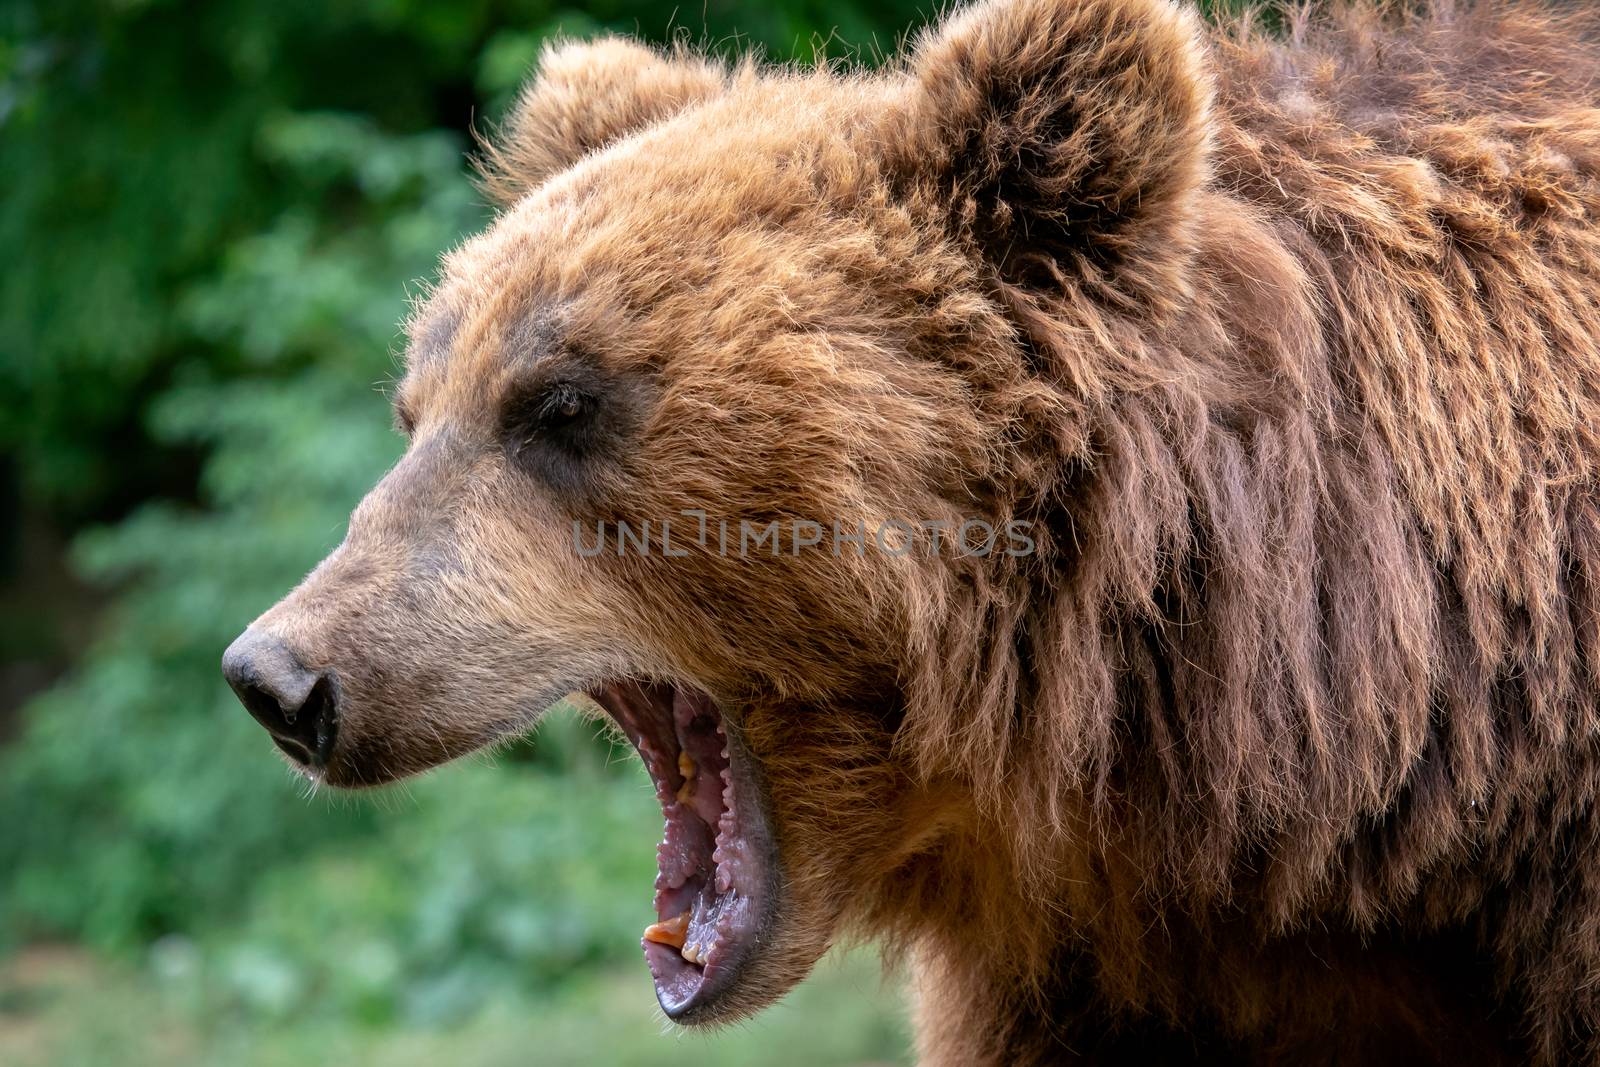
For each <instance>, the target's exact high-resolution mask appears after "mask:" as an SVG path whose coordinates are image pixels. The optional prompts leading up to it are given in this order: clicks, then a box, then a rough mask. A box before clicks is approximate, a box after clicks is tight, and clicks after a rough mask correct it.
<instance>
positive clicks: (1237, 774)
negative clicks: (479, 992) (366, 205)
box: [224, 0, 1600, 1065]
mask: <svg viewBox="0 0 1600 1067" xmlns="http://www.w3.org/2000/svg"><path fill="white" fill-rule="evenodd" d="M1419 6H1423V7H1426V10H1422V11H1418V10H1416V9H1417V8H1418V7H1419ZM1597 27H1600V19H1596V18H1595V17H1594V16H1593V15H1591V14H1587V13H1585V12H1583V11H1581V10H1544V9H1540V8H1536V7H1531V6H1527V5H1525V4H1503V3H1495V4H1490V3H1485V4H1481V5H1477V6H1472V5H1468V4H1459V5H1456V4H1449V3H1446V2H1444V0H1440V2H1438V3H1435V4H1432V5H1418V4H1404V5H1392V6H1373V5H1372V4H1369V3H1365V2H1361V3H1354V4H1351V3H1345V4H1344V5H1343V6H1340V7H1338V8H1337V9H1336V10H1333V11H1328V12H1324V13H1322V14H1321V15H1317V16H1311V15H1306V14H1303V13H1302V14H1291V15H1289V16H1287V17H1286V18H1285V20H1284V24H1283V25H1282V26H1278V27H1275V28H1273V29H1272V30H1271V32H1268V31H1265V30H1261V29H1259V28H1256V27H1253V26H1252V25H1251V24H1250V23H1249V22H1247V21H1239V20H1233V21H1231V22H1230V23H1229V24H1228V25H1226V26H1221V27H1218V26H1211V27H1207V26H1206V25H1205V24H1203V23H1202V22H1201V20H1200V19H1199V18H1198V17H1197V16H1196V15H1195V14H1194V13H1192V12H1191V11H1189V10H1187V9H1185V8H1183V7H1180V6H1178V5H1177V4H1175V3H1172V2H1169V0H989V2H985V3H981V4H979V5H977V6H973V7H969V8H966V9H964V10H961V11H958V12H956V13H954V14H953V15H952V16H951V17H949V18H947V19H945V20H944V21H943V22H942V23H941V24H940V25H938V26H937V27H936V28H934V29H932V30H930V31H928V32H925V33H924V34H923V35H922V36H921V37H920V38H918V39H917V40H916V41H915V42H914V44H913V46H912V47H911V48H909V49H908V54H907V56H906V57H905V58H904V59H902V60H900V61H897V62H895V63H893V64H891V65H889V66H888V67H886V68H884V69H881V70H877V71H870V72H868V71H861V70H847V69H841V68H833V67H823V68H818V69H790V68H777V69H774V68H770V67H762V66H760V65H758V64H756V63H754V62H750V61H745V62H738V63H733V64H724V63H723V62H720V61H718V60H715V59H711V58H706V57H704V56H700V55H695V54H690V53H688V52H683V51H679V52H667V53H661V52H655V51H651V50H649V49H647V48H645V47H643V46H641V45H638V44H634V43H630V42H627V41H623V40H618V39H608V40H601V41H595V42H590V43H581V44H577V43H575V44H567V45H564V46H562V47H559V48H556V49H554V50H552V51H550V52H549V53H548V54H547V55H546V56H545V58H544V61H543V65H542V69H541V73H540V74H539V75H538V77H537V78H536V80H534V81H533V83H532V84H531V86H530V87H529V88H528V89H527V91H526V92H525V93H524V94H523V96H522V97H521V99H520V101H519V103H518V104H517V106H516V108H515V111H514V114H513V116H512V118H511V119H510V121H509V123H508V124H507V128H506V129H505V130H504V131H503V136H502V137H501V138H500V139H499V141H498V143H497V144H496V145H495V147H494V148H493V149H491V151H490V152H489V157H488V168H487V169H488V186H489V188H490V189H491V190H492V192H493V193H494V194H495V196H496V197H497V198H498V199H499V202H500V204H501V205H502V207H503V210H502V212H501V214H500V215H499V217H498V218H497V220H496V221H495V223H494V224H493V226H492V227H491V228H490V229H489V230H488V232H486V233H484V234H483V235H481V236H479V237H476V238H474V239H473V240H471V241H469V242H468V243H467V244H465V245H464V246H463V247H461V248H460V249H458V250H457V251H455V252H453V253H451V254H450V255H449V256H447V257H446V259H445V262H444V266H443V270H442V278H441V280H440V282H439V284H438V285H437V287H436V288H435V289H434V291H432V292H431V293H430V294H429V295H428V296H427V298H426V299H425V300H424V301H422V302H421V303H420V305H419V307H418V309H417V311H416V313H415V315H414V317H413V319H412V321H411V322H410V323H409V326H408V333H409V351H408V353H407V371H406V374H405V378H404V381H403V382H401V383H400V385H399V388H398V394H397V396H396V399H395V411H396V413H397V417H398V421H399V423H400V425H401V428H402V429H403V431H404V433H405V434H406V435H407V437H408V438H409V439H410V446H409V450H408V451H407V453H406V454H405V456H404V458H403V459H401V460H400V462H399V463H398V464H397V465H396V466H395V468H394V469H393V470H392V471H391V472H390V473H389V474H388V475H387V476H386V477H385V478H384V479H383V480H382V482H381V483H380V484H379V485H378V486H377V487H376V488H375V489H374V490H373V491H372V493H371V494H370V495H369V496H368V497H367V498H366V500H364V501H363V502H362V503H361V505H360V506H359V508H357V510H356V511H355V513H354V515H353V516H352V518H351V522H350V528H349V533H348V536H347V538H346V540H345V541H344V543H343V544H342V545H341V546H340V547H339V548H338V549H337V550H336V551H335V552H334V553H333V554H332V555H331V556H330V557H329V558H328V559H327V560H326V561H325V562H324V563H323V564H322V565H321V566H319V567H318V568H317V569H316V570H315V571H314V572H313V573H312V574H311V575H310V576H309V577H308V578H307V579H306V580H305V581H304V583H302V584H301V585H300V586H299V587H298V588H297V589H295V590H294V591H293V592H292V593H291V594H289V595H288V597H286V598H285V599H284V600H283V601H282V602H281V603H279V604H278V605H277V606H275V607H273V608H272V609H271V610H270V611H268V612H267V613H266V614H265V615H263V616H262V617H261V618H260V619H258V620H257V621H256V622H255V623H254V624H253V625H252V626H251V627H250V628H249V630H248V631H246V633H245V634H244V635H243V636H242V637H241V638H240V639H239V640H238V641H237V642H236V643H235V644H234V645H233V646H232V647H231V648H230V649H229V651H228V652H227V654H226V656H225V658H224V668H225V672H226V674H227V676H228V678H229V680H230V681H231V683H232V684H233V685H234V687H235V688H236V690H237V691H238V692H239V694H240V695H241V697H242V699H243V700H244V702H245V704H246V705H247V706H248V708H249V709H250V711H251V712H252V713H253V714H254V715H255V716H256V717H257V718H258V719H260V720H261V721H262V723H263V724H264V725H266V727H267V728H268V729H269V730H270V731H271V733H272V735H273V737H274V738H275V739H276V740H277V743H278V745H279V746H280V747H281V748H282V749H283V750H284V751H285V752H286V753H287V754H288V755H289V757H290V758H291V760H292V761H293V762H294V763H295V765H296V766H298V767H300V768H301V769H303V770H304V772H305V773H307V774H309V775H313V776H315V777H317V778H320V779H321V780H323V781H325V782H327V783H329V784H331V785H335V786H345V787H355V786H366V785H374V784H378V783H383V782H388V781H391V780H393V779H396V778H399V777H401V776H403V775H408V774H412V773H415V772H418V771H421V770H424V769H426V768H429V767H432V766H435V765H437V764H440V763H442V762H444V761H446V760H448V759H451V758H452V757H455V756H458V755H461V754H462V753H465V752H468V751H470V750H473V749H475V748H478V747H479V746H482V745H485V744H488V743H491V742H493V741H495V740H496V739H498V738H503V737H506V736H507V735H510V734H513V733H516V732H518V731H521V730H523V729H525V728H526V727H527V726H528V725H529V724H530V723H531V722H532V721H533V720H534V719H535V717H536V716H537V715H538V714H539V713H540V711H541V710H542V709H544V708H546V707H547V706H549V705H551V704H552V703H553V702H556V701H557V700H558V699H559V698H561V697H562V696H563V695H565V694H569V693H573V692H579V693H587V694H588V695H589V697H591V698H592V700H593V701H595V702H597V703H598V705H599V706H600V707H601V708H603V709H604V711H605V712H607V713H609V715H610V716H611V717H612V718H613V719H614V720H615V721H616V723H617V725H618V726H619V727H620V729H621V730H622V731H623V732H624V733H625V734H626V736H627V737H628V738H629V740H630V741H631V742H632V743H633V745H634V746H635V747H636V748H637V749H638V751H639V753H640V755H641V756H642V758H643V760H644V763H645V765H646V766H647V768H648V769H649V772H650V774H651V776H652V777H653V778H654V780H655V783H656V786H657V792H658V795H659V799H660V801H661V805H662V808H663V811H664V813H665V817H666V824H667V825H666V836H665V840H664V841H663V842H662V845H661V848H660V851H659V857H658V858H659V877H658V879H657V883H656V894H655V912H654V918H655V920H656V921H655V922H654V923H653V924H651V926H650V927H649V928H648V930H647V931H646V934H645V951H646V955H647V958H648V962H649V966H650V969H651V972H652V973H653V975H654V976H655V982H656V989H657V994H658V997H659V999H660V1002H661V1005H662V1007H663V1009H664V1010H665V1011H666V1013H667V1014H668V1015H669V1016H671V1017H672V1018H674V1019H676V1020H678V1021H680V1022H683V1023H703V1022H720V1021H724V1020H729V1019H734V1018H737V1017H740V1016H743V1015H745V1014H747V1013H749V1012H752V1011H754V1010H756V1009H757V1008H759V1007H761V1006H762V1005H764V1004H767V1003H769V1002H771V1001H772V1000H774V999H775V998H777V997H778V996H780V995H782V994H783V993H784V991H785V990H787V989H788V988H790V987H791V986H792V985H793V984H794V983H796V982H797V981H799V980H800V979H801V978H802V977H803V976H804V975H805V974H806V972H807V970H808V968H810V967H811V965H812V963H813V961H815V960H816V959H817V958H818V956H819V955H820V954H821V953H822V952H823V951H824V949H825V948H826V947H827V946H828V945H829V944H830V943H831V942H833V941H835V940H836V939H839V938H841V937H844V936H868V937H872V938H877V939H880V940H881V941H883V943H885V944H887V945H889V946H890V947H891V950H895V951H898V952H900V953H901V954H902V955H903V956H904V957H905V958H908V959H909V960H910V963H911V967H912V970H913V976H914V981H913V985H914V995H915V999H916V1009H915V1011H916V1021H917V1030H918V1037H917V1043H918V1046H919V1052H920V1055H921V1057H922V1059H923V1060H924V1061H925V1062H929V1063H940V1064H1020V1063H1066V1062H1082V1063H1113V1064H1123V1063H1177V1062H1196V1063H1199V1062H1204V1063H1225V1064H1243V1063H1254V1064H1280V1063H1296V1064H1299V1063H1323V1064H1334V1063H1350V1064H1372V1063H1381V1062H1396V1063H1408V1064H1409V1063H1452V1064H1466V1063H1529V1062H1531V1063H1538V1064H1547V1065H1553V1064H1567V1063H1579V1062H1584V1063H1600V816H1597V815H1596V809H1595V805H1596V803H1597V802H1600V703H1597V697H1600V574H1597V573H1596V572H1595V568H1596V567H1597V565H1600V485H1597V478H1600V223H1597V220H1600V43H1597V36H1596V35H1597Z"/></svg>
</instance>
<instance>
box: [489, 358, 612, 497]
mask: <svg viewBox="0 0 1600 1067" xmlns="http://www.w3.org/2000/svg"><path fill="white" fill-rule="evenodd" d="M598 406H600V405H598V398H597V395H595V394H594V390H592V389H589V387H586V384H581V382H576V381H554V382H542V384H539V386H534V387H530V389H522V390H515V392H514V394H512V395H510V397H509V398H507V402H506V408H504V410H502V413H501V434H502V438H504V442H506V451H507V453H510V456H512V458H514V459H515V461H517V462H520V464H523V466H525V467H531V469H534V470H536V472H538V474H541V475H546V477H552V472H554V470H557V469H558V470H560V472H563V475H570V474H571V472H573V467H574V464H578V462H579V461H582V459H584V458H586V456H587V454H589V453H592V451H594V450H595V437H597V434H598V429H597V422H598ZM555 480H560V482H565V480H568V478H566V477H562V478H555Z"/></svg>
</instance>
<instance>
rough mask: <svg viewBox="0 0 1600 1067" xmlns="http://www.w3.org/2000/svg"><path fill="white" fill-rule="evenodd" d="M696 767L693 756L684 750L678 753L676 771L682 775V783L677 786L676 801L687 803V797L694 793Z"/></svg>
mask: <svg viewBox="0 0 1600 1067" xmlns="http://www.w3.org/2000/svg"><path fill="white" fill-rule="evenodd" d="M695 770H696V767H695V765H694V757H693V756H691V755H689V753H687V752H684V751H679V753H678V773H679V774H680V775H682V776H683V784H682V785H680V786H679V787H678V803H679V804H687V803H689V797H691V796H692V795H693V794H694V775H695Z"/></svg>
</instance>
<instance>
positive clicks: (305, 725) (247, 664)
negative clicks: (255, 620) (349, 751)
mask: <svg viewBox="0 0 1600 1067" xmlns="http://www.w3.org/2000/svg"><path fill="white" fill-rule="evenodd" d="M222 676H223V677H224V678H226V679H227V680H228V684H229V685H230V686H232V687H233V691H234V692H235V693H236V694H238V697H239V700H240V702H241V703H243V704H244V706H245V710H246V711H248V712H249V713H250V714H251V715H252V716H254V717H255V720H256V722H259V723H260V724H261V725H262V726H265V727H266V728H267V733H269V734H271V735H272V740H273V741H274V742H275V743H276V744H277V746H278V747H279V748H281V749H283V751H284V752H286V753H287V754H288V755H289V757H290V758H291V759H293V760H295V762H297V763H300V764H303V765H305V766H308V767H321V766H323V765H325V764H326V763H327V762H328V753H329V751H331V750H332V748H333V736H334V732H335V730H336V729H337V728H338V715H337V707H336V700H335V695H334V689H333V681H332V679H331V678H330V677H329V676H328V675H325V674H319V673H317V672H316V671H313V670H308V669H307V668H306V667H305V666H304V665H303V664H301V662H300V660H299V658H298V657H297V656H295V654H294V652H293V651H291V650H290V648H289V646H288V645H286V644H284V642H283V641H282V640H281V639H280V638H277V637H274V636H272V635H271V634H266V633H260V632H258V631H257V630H255V629H253V628H252V629H249V630H246V631H245V632H244V633H242V634H240V635H239V637H238V639H237V640H235V641H234V642H233V644H231V645H229V646H228V650H227V651H226V652H224V653H223V654H222Z"/></svg>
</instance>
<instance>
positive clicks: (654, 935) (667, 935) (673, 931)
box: [644, 911, 689, 949]
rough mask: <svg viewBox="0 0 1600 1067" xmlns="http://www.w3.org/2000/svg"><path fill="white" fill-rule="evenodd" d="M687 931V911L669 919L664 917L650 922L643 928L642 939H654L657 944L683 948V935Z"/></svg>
mask: <svg viewBox="0 0 1600 1067" xmlns="http://www.w3.org/2000/svg"><path fill="white" fill-rule="evenodd" d="M688 932H689V913H688V912H687V911H685V912H684V913H683V914H682V915H678V916H674V917H673V918H671V919H664V920H662V921H661V922H658V923H651V924H650V925H649V926H646V927H645V928H644V939H645V940H646V941H654V942H655V943H656V944H658V945H671V946H672V947H673V948H676V949H682V948H683V937H684V935H685V934H687V933H688Z"/></svg>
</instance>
